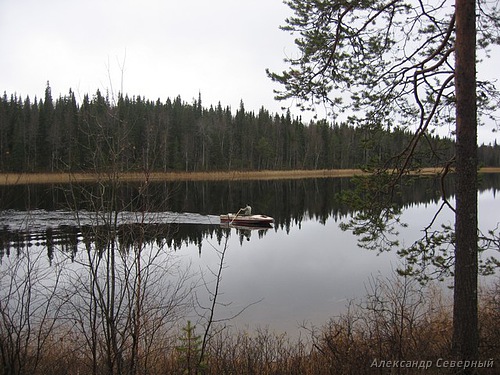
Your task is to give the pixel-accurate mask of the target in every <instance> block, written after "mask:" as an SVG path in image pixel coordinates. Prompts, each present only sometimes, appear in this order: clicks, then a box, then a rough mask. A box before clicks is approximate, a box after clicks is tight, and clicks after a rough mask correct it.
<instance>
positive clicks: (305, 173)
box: [0, 167, 500, 186]
mask: <svg viewBox="0 0 500 375" xmlns="http://www.w3.org/2000/svg"><path fill="white" fill-rule="evenodd" d="M439 172H441V169H440V168H423V169H422V170H420V172H419V173H420V174H422V175H433V174H438V173H439ZM480 172H481V173H500V168H492V167H489V168H482V169H481V170H480ZM363 173H364V172H363V171H361V170H359V169H318V170H290V171H284V170H282V171H228V172H151V173H143V172H124V173H119V174H118V175H116V177H117V178H119V179H120V180H122V181H125V182H143V181H149V182H154V181H161V182H164V181H241V180H280V179H303V178H325V177H330V178H332V177H333V178H335V177H353V176H355V175H362V174H363ZM110 177H112V175H111V174H107V173H64V172H61V173H0V186H2V185H3V186H5V185H26V184H65V183H70V182H96V181H99V180H103V179H109V178H110Z"/></svg>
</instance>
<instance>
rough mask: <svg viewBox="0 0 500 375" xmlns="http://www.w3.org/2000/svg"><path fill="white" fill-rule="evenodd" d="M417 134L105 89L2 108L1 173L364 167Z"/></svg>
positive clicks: (432, 148)
mask: <svg viewBox="0 0 500 375" xmlns="http://www.w3.org/2000/svg"><path fill="white" fill-rule="evenodd" d="M411 136H412V134H411V133H410V132H409V131H407V130H403V129H393V130H392V131H390V132H389V131H387V130H383V129H378V130H376V131H374V130H373V129H370V130H368V129H362V128H355V127H351V126H348V125H347V124H344V123H342V124H335V125H332V124H330V123H328V122H327V121H325V120H318V121H311V122H310V123H309V124H304V123H303V122H302V120H301V118H295V117H292V116H291V115H290V113H289V112H288V113H286V114H282V115H278V114H271V113H270V112H269V111H267V110H266V109H265V108H261V109H260V110H259V112H258V113H255V112H253V111H247V110H245V107H244V103H243V101H241V103H240V107H239V108H238V109H237V110H236V111H235V113H234V114H233V111H232V110H231V108H230V107H222V105H221V104H220V103H219V104H218V105H217V106H215V107H214V106H210V108H204V107H203V105H202V100H201V95H200V96H199V97H198V99H197V100H193V102H192V103H187V102H184V101H183V100H182V99H181V98H180V97H179V96H178V97H176V98H175V99H173V100H171V99H167V101H166V102H161V101H160V100H157V101H150V100H146V99H145V98H142V97H140V96H134V97H132V98H130V97H128V96H122V95H118V97H117V98H115V97H112V98H110V97H109V95H102V93H101V92H100V91H99V90H98V91H97V92H96V93H95V95H93V96H92V97H90V96H89V95H85V96H84V97H83V100H81V102H80V103H79V102H77V100H76V98H75V94H74V92H73V91H71V90H69V93H68V94H67V95H65V96H60V97H59V98H57V99H55V100H54V99H53V98H52V93H51V88H50V85H49V84H48V83H47V87H46V89H45V95H44V97H43V98H40V99H37V98H36V97H35V98H34V100H31V99H30V98H29V97H26V98H21V97H18V96H17V95H16V94H12V95H10V97H9V96H8V95H7V93H4V95H3V97H2V99H1V101H0V172H56V171H73V172H76V171H95V170H105V169H107V168H110V166H113V168H119V170H123V171H125V170H126V171H130V170H145V169H146V170H151V171H216V170H217V171H220V170H262V169H265V170H283V169H285V170H287V169H344V168H359V167H361V166H365V165H368V164H370V163H372V162H378V161H383V160H386V159H388V157H389V156H390V155H395V154H397V153H399V152H401V150H402V148H403V147H404V145H406V144H407V143H408V141H409V140H410V138H411ZM419 147H420V149H419V150H418V152H417V153H416V158H417V160H416V161H417V164H419V165H421V166H433V165H435V164H436V163H437V160H438V159H441V160H450V159H451V158H452V155H453V152H454V144H453V140H451V139H449V138H443V137H439V136H430V137H429V138H428V141H427V142H420V146H419ZM479 159H480V163H481V165H483V166H500V147H499V146H498V145H497V144H496V143H495V144H494V145H487V146H486V145H483V146H481V147H480V148H479Z"/></svg>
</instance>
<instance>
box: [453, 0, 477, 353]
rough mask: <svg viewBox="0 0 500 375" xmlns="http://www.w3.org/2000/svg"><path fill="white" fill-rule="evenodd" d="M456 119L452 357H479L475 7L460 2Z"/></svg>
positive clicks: (467, 0) (468, 0)
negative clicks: (453, 355)
mask: <svg viewBox="0 0 500 375" xmlns="http://www.w3.org/2000/svg"><path fill="white" fill-rule="evenodd" d="M455 5H456V8H455V9H456V10H455V11H456V45H455V48H456V49H455V89H456V100H457V103H456V116H457V123H456V127H457V129H456V130H457V145H456V178H457V181H456V184H457V186H456V191H457V193H456V214H455V232H456V244H455V289H454V307H453V351H454V354H455V356H456V357H457V359H460V360H475V359H477V357H478V346H479V335H478V313H477V303H478V299H477V277H478V260H477V256H478V251H477V250H478V234H477V108H476V71H475V66H476V25H475V18H476V16H475V1H474V0H456V2H455Z"/></svg>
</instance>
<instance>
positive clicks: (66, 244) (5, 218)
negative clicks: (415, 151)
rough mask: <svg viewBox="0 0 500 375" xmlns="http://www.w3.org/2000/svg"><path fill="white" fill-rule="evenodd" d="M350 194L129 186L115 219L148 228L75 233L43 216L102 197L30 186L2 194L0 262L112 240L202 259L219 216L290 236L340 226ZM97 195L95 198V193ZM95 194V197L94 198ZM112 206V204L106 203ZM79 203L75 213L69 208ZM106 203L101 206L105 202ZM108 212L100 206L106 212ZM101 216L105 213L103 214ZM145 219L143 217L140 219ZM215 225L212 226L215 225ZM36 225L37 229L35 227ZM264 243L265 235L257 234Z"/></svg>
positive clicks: (419, 188)
mask: <svg viewBox="0 0 500 375" xmlns="http://www.w3.org/2000/svg"><path fill="white" fill-rule="evenodd" d="M351 188H352V182H351V181H350V179H346V178H320V179H302V180H300V179H299V180H269V181H218V182H213V181H210V182H182V183H181V182H178V183H172V182H169V183H151V184H148V185H147V188H146V189H144V186H141V185H139V184H124V185H122V186H121V187H120V188H119V190H118V195H117V196H118V199H116V204H115V206H114V207H113V208H114V209H116V211H120V210H124V211H130V212H145V211H147V212H149V213H150V215H148V217H147V220H138V222H126V223H118V225H116V226H114V225H110V222H107V221H105V222H104V224H103V223H99V222H95V223H94V222H91V223H88V222H86V223H85V224H83V225H82V224H80V225H76V223H77V222H78V221H75V224H71V223H66V222H64V223H61V224H54V222H53V221H52V222H51V223H50V225H47V226H44V225H43V220H44V215H47V214H48V213H50V212H58V211H63V212H69V213H71V214H75V213H76V212H77V211H80V210H82V211H92V209H93V208H95V207H96V206H95V201H93V202H91V203H90V200H89V199H87V198H88V197H89V196H93V197H96V196H98V192H99V191H98V190H95V189H97V188H96V186H94V185H90V184H89V185H81V186H79V187H78V188H77V189H73V190H71V194H68V192H69V190H68V187H67V186H59V185H31V186H7V187H1V188H0V209H1V210H2V211H0V253H1V254H0V256H3V255H4V254H5V255H9V254H10V253H11V252H12V250H14V251H16V250H19V249H21V248H24V247H29V246H33V245H42V246H46V247H47V251H48V255H49V257H50V256H51V253H52V252H53V250H54V248H55V247H56V246H57V248H58V249H61V250H63V251H65V252H67V253H73V254H74V253H75V252H76V251H77V249H78V245H79V244H81V243H83V244H89V243H93V244H94V245H95V247H96V249H99V243H102V244H103V246H105V245H104V244H105V243H106V241H109V239H111V238H110V237H112V238H114V239H115V240H116V241H117V247H118V248H119V249H120V250H122V251H127V250H128V249H130V248H132V246H133V245H134V244H137V242H138V241H140V242H141V243H142V244H155V243H157V244H162V245H165V244H166V245H167V246H168V247H170V248H173V249H179V248H180V247H181V246H182V245H183V244H184V243H185V244H194V245H196V246H197V247H198V248H199V249H200V251H201V245H202V242H203V240H204V239H208V238H209V239H210V240H214V239H215V240H216V241H217V243H219V244H220V243H221V241H222V239H223V238H224V237H225V235H226V234H228V233H229V229H227V228H221V226H220V225H219V224H218V221H217V216H218V215H219V214H220V213H227V212H236V211H237V210H238V209H239V208H240V207H242V206H244V205H246V204H247V203H248V204H250V205H252V207H253V212H254V213H262V214H266V215H270V216H273V217H274V219H275V225H274V227H275V229H271V230H285V231H287V232H288V231H289V230H290V227H291V226H293V225H297V226H299V227H300V224H301V222H302V221H303V220H305V219H309V220H315V221H318V222H320V223H325V222H326V221H327V220H329V219H333V220H335V221H338V220H341V219H342V218H343V217H345V216H346V215H348V214H349V213H350V210H349V207H347V206H346V205H345V204H343V203H342V200H341V198H340V193H341V192H342V191H345V190H346V189H351ZM499 188H500V175H497V174H484V175H481V186H480V190H488V189H493V190H494V191H496V189H499ZM94 190H95V191H94ZM89 193H92V195H90V194H89ZM446 193H447V195H448V197H450V196H452V195H453V194H454V191H453V184H452V181H451V179H448V180H447V181H446ZM440 197H441V182H440V181H439V180H437V179H433V178H427V177H422V178H418V179H415V181H413V182H412V183H411V184H409V185H408V186H407V187H406V188H405V189H404V190H403V191H402V194H400V195H398V196H397V199H398V202H396V203H397V204H398V205H400V206H402V207H408V206H411V205H414V204H425V203H433V202H437V201H439V199H440ZM104 198H106V197H104ZM71 201H74V202H78V207H76V209H72V208H71V205H70V204H69V203H68V202H71ZM104 201H105V200H103V201H102V202H104ZM101 207H102V206H101ZM99 209H101V208H99ZM155 212H156V213H161V212H173V213H176V212H177V213H196V214H198V215H197V216H196V218H195V219H196V220H193V222H190V219H189V218H190V216H189V215H188V216H185V217H184V218H183V220H182V221H181V222H175V221H171V222H164V221H163V220H162V219H161V217H162V216H161V215H158V219H157V220H156V219H155V218H156V217H157V216H155V214H154V213H155ZM14 213H15V216H17V217H19V215H24V214H25V216H26V220H23V221H21V224H19V221H18V222H13V221H11V220H10V219H9V218H10V217H13V216H14ZM199 214H201V215H217V216H210V218H211V220H209V221H207V222H201V223H200V222H199V220H198V219H199V217H200V215H199ZM138 217H140V215H138ZM214 218H215V220H212V219H214ZM32 223H33V224H36V225H31V224H32ZM255 232H257V233H258V236H259V237H262V236H264V235H265V231H255Z"/></svg>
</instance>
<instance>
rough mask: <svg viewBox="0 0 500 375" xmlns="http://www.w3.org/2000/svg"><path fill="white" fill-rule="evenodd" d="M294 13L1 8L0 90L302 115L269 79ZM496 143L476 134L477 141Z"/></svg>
mask: <svg viewBox="0 0 500 375" xmlns="http://www.w3.org/2000/svg"><path fill="white" fill-rule="evenodd" d="M291 15H292V13H291V10H290V8H288V6H286V5H285V4H283V2H282V0H211V1H208V0H141V1H133V0H45V1H40V0H0V51H1V58H0V91H1V93H3V92H4V91H5V92H7V94H8V95H10V94H13V93H17V94H18V95H20V96H21V97H23V98H24V97H26V95H29V96H30V97H31V98H33V97H34V96H35V95H36V96H37V97H40V96H43V93H44V90H45V87H46V83H47V81H49V82H50V86H51V88H52V95H53V97H54V98H56V97H58V96H59V95H66V94H67V93H68V91H69V89H70V88H71V89H72V90H73V91H74V92H75V94H76V96H77V99H78V98H82V97H83V95H84V94H90V95H92V94H94V93H95V92H96V90H97V89H99V90H101V91H102V92H106V90H108V91H109V92H112V93H114V94H117V93H118V92H120V91H122V90H123V92H124V93H126V94H128V95H129V96H133V95H136V96H137V95H141V96H143V97H145V98H146V99H150V100H156V99H158V98H159V99H160V100H161V101H162V102H164V101H166V99H167V98H175V97H176V96H178V95H180V96H181V97H182V99H183V100H184V101H187V102H192V100H193V99H195V98H198V93H201V96H202V101H203V106H204V107H209V106H210V105H217V103H218V102H219V101H220V102H221V104H222V105H223V106H230V107H231V108H232V109H233V110H235V109H237V108H238V107H239V103H240V100H243V102H244V104H245V108H246V109H247V110H253V111H258V110H259V108H260V107H261V106H264V107H265V108H266V109H268V110H269V111H270V112H271V113H283V112H282V110H281V108H282V107H288V108H290V110H291V111H292V114H294V115H296V116H298V115H301V114H302V113H301V112H300V111H298V110H297V109H296V108H295V106H294V105H293V103H290V102H288V103H283V102H277V101H275V100H274V93H273V89H276V88H279V87H278V86H277V85H276V84H275V83H273V82H271V80H270V79H269V78H268V77H267V75H266V73H265V69H266V68H269V69H270V70H271V71H277V72H281V71H282V70H284V69H285V68H286V66H285V63H284V62H283V59H284V58H285V57H286V56H296V49H295V46H294V43H293V37H292V36H291V35H289V34H288V33H287V32H285V31H282V30H280V29H279V26H280V25H284V24H285V19H286V18H287V17H289V16H291ZM122 70H123V80H122V78H121V76H122ZM480 70H481V69H480ZM497 75H498V70H497V69H496V67H495V69H494V78H498V77H497ZM488 78H489V77H488ZM122 85H123V86H122ZM318 111H319V117H320V118H321V117H324V112H322V111H321V109H320V108H318ZM302 115H303V119H304V120H306V121H307V120H308V119H310V118H311V115H310V114H302ZM489 128H490V129H491V126H490V127H489ZM497 138H498V136H497ZM492 139H493V135H492V133H491V130H488V129H485V128H481V129H480V141H481V142H489V141H490V140H492Z"/></svg>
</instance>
